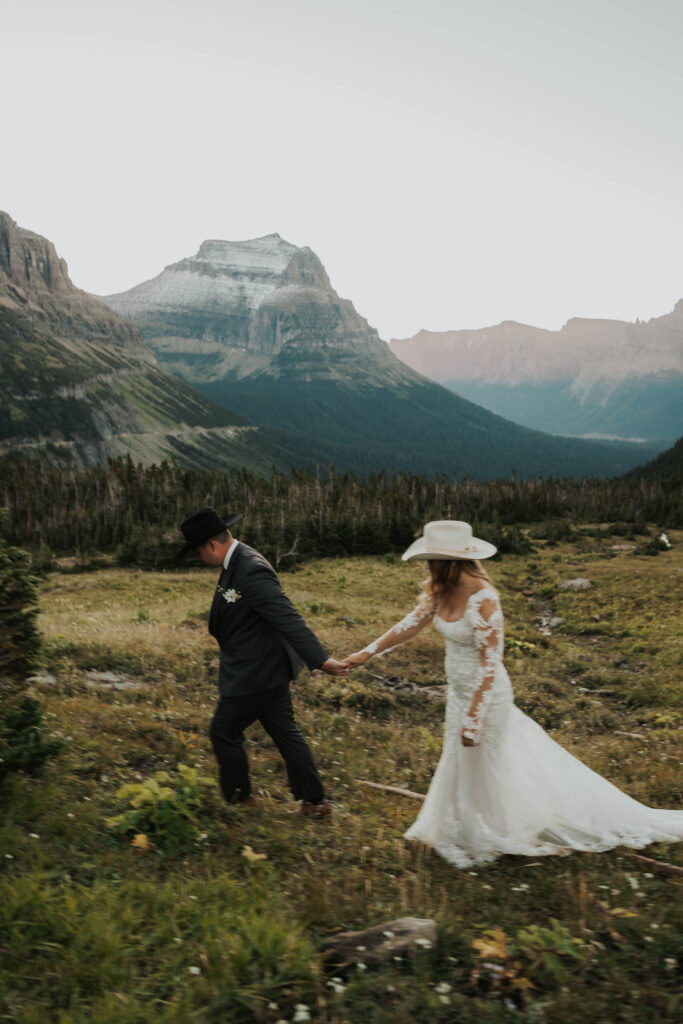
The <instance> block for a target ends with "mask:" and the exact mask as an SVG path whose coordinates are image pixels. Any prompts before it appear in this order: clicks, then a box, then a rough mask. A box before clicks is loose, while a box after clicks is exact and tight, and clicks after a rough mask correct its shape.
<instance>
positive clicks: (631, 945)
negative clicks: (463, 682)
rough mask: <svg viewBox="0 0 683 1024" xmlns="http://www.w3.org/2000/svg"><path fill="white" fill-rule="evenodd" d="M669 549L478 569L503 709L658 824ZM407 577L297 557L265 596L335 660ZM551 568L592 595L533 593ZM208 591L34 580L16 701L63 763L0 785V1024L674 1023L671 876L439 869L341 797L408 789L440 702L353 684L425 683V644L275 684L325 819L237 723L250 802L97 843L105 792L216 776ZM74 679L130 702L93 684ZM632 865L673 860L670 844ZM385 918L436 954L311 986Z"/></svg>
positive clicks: (677, 572) (380, 811)
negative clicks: (432, 931) (337, 946)
mask: <svg viewBox="0 0 683 1024" xmlns="http://www.w3.org/2000/svg"><path fill="white" fill-rule="evenodd" d="M671 539H672V541H673V542H674V543H675V547H674V548H673V549H672V550H671V551H670V552H666V553H664V554H662V555H660V556H658V557H655V558H651V557H646V556H643V557H640V556H634V555H632V554H630V553H628V552H624V551H620V552H615V551H613V550H612V544H613V543H616V542H617V541H618V540H619V538H618V537H611V536H610V535H608V534H605V535H604V536H601V537H600V538H597V539H596V538H595V536H593V535H592V534H591V532H590V531H579V532H578V534H577V536H576V537H574V538H572V539H571V540H568V541H562V542H561V543H559V544H558V545H555V546H553V547H552V548H550V547H549V548H547V549H544V548H543V546H541V545H539V550H538V551H537V552H536V553H535V554H533V555H531V556H527V557H523V556H507V557H506V558H505V559H504V560H502V561H501V562H499V563H497V564H495V565H493V567H492V572H493V575H494V578H495V582H496V584H497V586H498V587H499V589H500V592H501V594H502V597H503V604H504V611H505V613H506V630H507V636H508V638H509V639H510V641H511V645H510V648H509V650H508V652H507V664H508V668H509V671H510V675H511V677H512V680H513V684H514V686H515V691H516V699H517V702H518V704H519V705H520V707H522V708H523V710H525V711H527V712H528V713H530V714H532V715H533V716H534V717H535V718H536V719H537V720H538V721H539V722H540V723H541V724H542V725H543V726H544V727H546V728H548V729H549V730H550V731H551V733H552V735H553V736H554V737H555V738H556V739H557V740H558V741H559V742H560V743H562V744H563V745H565V746H566V747H567V748H568V749H569V750H570V751H571V752H572V753H574V754H576V755H577V756H579V757H581V758H582V759H583V760H584V761H585V762H586V763H587V764H589V765H590V766H591V767H592V768H594V769H595V770H597V771H599V772H600V773H602V774H604V775H606V776H607V777H608V778H610V779H611V780H612V781H613V782H615V783H616V784H617V785H619V786H621V787H623V788H624V789H625V790H626V791H627V792H629V793H630V794H631V795H632V796H634V797H636V798H637V799H639V800H643V801H645V802H647V803H651V804H653V805H660V806H670V807H681V806H683V791H682V788H681V762H683V742H682V740H683V728H682V726H683V715H682V712H681V655H682V647H681V640H680V628H679V626H678V614H679V608H680V598H681V578H682V575H681V574H682V571H683V534H680V533H679V534H676V533H675V532H674V533H672V534H671ZM558 555H559V556H560V557H559V558H558ZM421 576H422V572H421V569H420V567H419V566H416V565H409V566H406V565H402V564H401V563H400V562H398V561H397V560H394V559H388V558H377V559H370V558H368V559H346V560H336V561H317V562H312V563H309V564H307V565H305V566H303V567H302V568H300V569H299V570H298V571H296V572H292V573H290V574H288V575H286V576H284V577H283V580H284V584H285V588H286V590H287V592H288V593H289V594H290V596H291V597H292V599H293V600H294V601H295V602H296V604H297V606H298V607H299V608H300V609H301V611H302V612H303V613H304V615H305V616H306V618H307V620H308V621H309V623H310V624H311V626H312V627H313V628H314V629H315V630H316V632H317V633H318V634H319V636H320V637H321V639H322V640H323V641H324V642H325V643H326V645H327V646H328V647H329V648H330V649H331V650H333V651H334V652H335V653H337V654H340V655H343V654H344V653H347V652H349V651H351V650H355V649H357V648H358V647H360V646H363V645H364V644H365V643H366V642H367V641H368V640H369V639H371V638H374V637H375V636H376V635H378V634H379V633H380V632H382V631H383V630H384V629H386V628H387V627H388V626H389V625H391V624H392V623H393V622H394V621H396V620H397V619H398V618H400V617H401V616H402V615H403V614H404V613H405V611H406V610H408V609H409V608H410V607H411V606H412V605H411V602H412V600H413V598H414V596H415V593H416V588H417V584H418V581H419V580H420V578H421ZM576 576H586V577H588V578H589V579H591V580H592V581H593V584H594V586H593V587H592V589H591V590H589V591H586V592H584V593H578V594H574V593H569V594H567V593H563V592H561V591H559V590H558V588H557V584H558V583H559V582H560V581H561V580H563V579H567V578H572V577H576ZM212 584H213V576H212V574H211V572H209V571H207V570H202V569H196V570H194V569H190V570H184V571H182V572H178V573H156V574H155V573H141V572H138V571H135V570H123V569H114V568H107V569H104V570H101V571H98V572H92V573H74V572H69V573H57V574H55V575H53V576H51V577H50V578H49V579H48V580H47V581H46V583H45V584H44V585H43V588H42V593H41V606H42V614H41V619H40V625H41V629H42V632H43V635H44V637H45V641H46V646H45V655H44V658H45V665H44V668H45V669H46V670H47V671H50V672H53V673H54V674H55V675H56V676H57V678H58V683H57V685H56V686H50V685H47V684H40V685H37V686H36V687H35V691H36V693H37V694H38V695H39V696H40V699H41V702H42V705H43V709H44V714H45V717H46V720H47V722H48V724H49V725H50V727H51V728H52V730H53V731H54V732H55V733H58V734H59V735H60V736H62V737H63V738H64V739H65V740H66V747H65V749H64V751H63V753H62V754H61V756H60V757H59V758H58V759H57V760H55V761H54V762H52V764H51V765H50V766H49V768H48V769H47V771H46V774H45V776H44V778H43V779H39V780H35V779H30V778H24V777H15V778H12V779H10V780H9V781H8V782H7V783H6V785H5V789H4V792H3V793H2V795H1V797H0V816H1V818H2V823H1V824H0V851H1V853H0V1021H12V1022H17V1024H32V1022H34V1021H35V1022H38V1021H40V1024H45V1022H52V1021H54V1022H57V1024H85V1022H88V1024H90V1022H92V1024H114V1022H116V1024H129V1022H130V1024H132V1022H136V1024H137V1022H140V1024H142V1022H143V1021H144V1022H145V1024H146V1022H148V1021H149V1020H150V1019H151V1018H152V1017H153V1018H154V1019H155V1020H158V1021H160V1022H163V1024H166V1022H185V1021H187V1022H199V1024H209V1022H214V1021H215V1022H219V1021H220V1022H221V1024H223V1022H233V1021H235V1022H241V1021H263V1022H272V1024H275V1022H276V1021H279V1020H286V1021H291V1020H292V1019H293V1018H294V1017H295V1014H296V1010H295V1007H296V1005H297V1004H301V1003H304V1004H306V1006H307V1007H308V1009H309V1012H310V1016H311V1019H312V1020H316V1021H321V1022H325V1024H342V1022H349V1024H350V1022H353V1024H366V1022H368V1024H370V1022H371V1024H389V1022H391V1024H403V1022H406V1024H407V1022H413V1021H424V1022H430V1024H431V1022H435V1021H436V1022H439V1021H443V1022H452V1021H457V1020H460V1019H462V1020H476V1021H482V1022H499V1021H508V1020H509V1021H520V1022H529V1024H531V1022H547V1024H553V1022H572V1024H573V1022H575V1021H578V1020H580V1021H582V1022H596V1024H598V1022H599V1024H617V1022H629V1024H641V1022H650V1021H651V1022H653V1024H654V1022H659V1021H674V1020H679V1019H680V1017H681V1015H682V1013H683V1002H682V1001H681V999H680V996H679V995H678V992H679V991H680V965H681V964H683V941H682V939H681V935H682V934H683V927H682V925H683V921H682V920H681V911H680V904H681V900H680V884H681V883H680V881H678V880H677V879H676V878H673V877H671V876H665V875H662V874H660V873H658V872H654V871H652V870H649V869H648V867H647V865H643V864H642V863H641V862H639V861H638V860H636V859H635V858H634V857H633V856H632V854H631V853H630V852H629V851H627V850H624V849H619V850H616V851H614V852H611V853H607V854H602V855H581V854H577V855H574V856H571V857H568V858H552V857H549V858H539V859H538V860H535V861H534V860H529V859H527V858H513V857H506V858H502V859H501V860H499V861H498V862H496V863H495V864H493V865H490V866H487V867H484V868H480V869H478V870H477V869H475V870H474V871H472V872H468V871H458V870H456V869H454V868H452V867H450V866H449V865H447V864H445V863H444V862H443V861H442V860H441V859H440V858H439V857H438V856H436V855H434V854H433V853H431V852H430V851H429V850H428V849H426V848H424V847H422V846H419V845H416V844H414V843H406V842H404V841H403V839H402V834H403V832H404V831H405V829H406V828H407V827H408V825H409V824H410V822H411V821H412V820H413V818H414V816H415V813H416V808H417V804H416V803H414V802H413V801H409V800H405V799H401V798H398V797H393V796H389V795H384V794H381V793H378V792H376V791H372V790H369V789H367V788H365V787H363V786H360V785H359V784H358V782H357V780H358V779H371V780H375V781H380V782H384V783H387V784H390V785H402V786H407V787H408V788H411V789H414V790H418V791H420V792H424V791H425V790H426V788H427V786H428V784H429V779H430V777H431V774H432V772H433V770H434V767H435V765H436V763H437V761H438V758H439V753H440V745H441V731H442V719H443V704H442V703H441V702H440V701H438V700H436V701H435V700H427V699H426V698H425V699H423V698H422V697H421V696H420V694H419V693H418V694H407V695H405V696H403V695H401V693H400V691H399V692H396V691H394V690H387V689H386V688H385V687H383V686H382V683H381V678H380V679H378V678H376V677H399V678H402V679H406V680H410V681H412V682H416V683H418V684H420V685H425V686H433V685H435V684H439V683H443V682H444V671H443V647H442V641H441V640H440V638H439V636H438V635H437V634H436V632H435V631H433V630H428V631H425V632H424V633H422V634H420V636H419V637H418V638H417V639H416V640H415V641H413V642H412V643H411V644H408V645H406V646H405V647H404V648H401V649H399V650H397V651H395V652H394V653H392V654H391V655H389V656H387V657H385V658H383V659H381V660H377V661H373V662H370V664H369V666H368V668H367V669H364V670H361V671H359V672H358V673H357V674H355V675H354V676H353V677H351V678H346V679H341V680H333V679H329V678H328V677H326V676H323V675H321V674H315V675H306V676H304V677H302V678H301V679H300V681H299V682H298V683H297V684H296V687H295V691H294V692H295V700H296V707H297V717H298V720H299V723H300V725H301V727H302V729H303V731H304V733H305V734H306V736H307V737H308V738H309V740H310V741H311V744H312V747H313V750H314V753H315V756H316V759H317V761H318V764H319V767H320V770H321V773H322V775H323V777H324V781H325V784H326V786H327V788H328V791H329V793H330V795H331V796H332V797H333V798H334V800H335V801H336V804H337V809H336V813H335V815H334V816H333V817H332V818H331V819H328V820H326V821H323V822H309V821H307V820H304V819H301V818H300V816H298V815H297V814H296V805H294V804H292V802H291V800H290V797H289V794H288V790H287V782H286V776H285V773H284V768H283V765H282V763H281V761H280V760H279V757H278V755H277V753H276V751H275V750H274V749H273V747H272V744H271V743H270V741H269V739H268V738H267V737H266V736H265V734H264V733H263V732H262V731H261V729H260V727H258V726H256V727H253V728H252V729H251V730H250V731H249V734H248V736H249V739H248V747H249V756H250V759H251V764H252V771H253V778H254V783H255V787H256V791H257V793H258V800H259V805H258V807H257V808H256V809H254V810H252V811H246V810H241V809H237V808H226V807H224V806H223V805H222V803H221V800H220V797H219V796H218V794H217V793H214V792H213V791H211V793H210V795H209V797H208V798H207V800H206V802H205V803H204V805H203V807H202V810H201V811H200V814H199V821H198V825H197V830H196V833H197V835H196V839H195V840H194V842H193V843H192V844H191V845H190V847H189V850H188V849H187V848H184V849H182V850H179V852H177V853H174V852H173V849H172V848H171V849H170V850H167V849H163V850H162V849H153V850H148V851H144V850H138V849H136V848H134V847H133V846H132V845H130V843H129V842H128V841H127V840H125V841H121V840H120V839H117V837H116V835H115V834H113V833H112V830H111V829H108V828H107V826H106V824H105V819H106V818H108V817H111V816H113V815H116V814H119V813H121V811H122V809H123V804H122V801H121V799H119V798H118V797H117V790H118V789H119V788H120V787H121V786H122V785H124V784H128V783H135V782H140V781H142V780H144V779H147V778H149V777H150V776H151V775H153V774H154V773H155V772H157V771H160V770H167V771H170V772H171V773H172V774H174V773H175V770H176V766H177V764H178V763H179V762H183V763H186V764H189V765H191V766H193V767H194V766H197V767H198V768H199V770H200V771H201V772H202V773H203V774H206V775H211V776H215V765H214V762H213V755H212V753H211V750H210V746H209V743H208V739H207V738H206V729H207V726H208V722H209V718H210V715H211V712H212V709H213V705H214V702H215V693H216V690H215V675H216V649H215V645H214V643H213V641H212V640H211V638H209V637H208V635H207V634H206V630H205V621H204V616H205V614H206V611H207V607H208V601H209V598H210V595H211V591H212ZM548 609H550V610H551V611H552V614H554V615H555V616H559V617H561V618H562V620H563V621H562V623H561V624H560V625H559V626H558V627H557V629H556V631H555V633H554V635H553V636H551V637H548V638H545V637H543V636H541V635H540V634H539V632H538V630H537V629H536V628H535V626H534V617H535V616H536V615H537V614H539V613H540V612H546V611H548ZM352 620H355V621H352ZM92 669H95V670H113V671H118V672H122V673H126V674H127V675H128V676H129V677H130V678H132V679H134V680H135V681H138V682H141V683H143V684H144V686H143V688H141V689H139V690H124V691H116V690H109V691H95V690H92V689H89V688H88V687H87V685H86V676H85V673H86V672H87V671H88V670H92ZM596 691H600V692H596ZM624 734H628V735H624ZM245 847H249V848H250V849H251V851H253V852H255V853H257V854H264V855H265V859H263V860H253V859H250V857H249V856H247V855H245ZM644 852H645V853H646V854H647V855H648V856H651V857H656V858H657V859H659V860H662V861H668V862H669V863H674V864H678V865H683V844H678V845H676V844H674V845H670V846H666V845H659V846H653V847H650V848H649V849H648V850H646V851H644ZM248 853H249V851H248V850H247V851H246V854H248ZM407 914H411V915H415V916H418V917H434V918H435V919H436V920H437V922H438V925H439V939H438V943H437V945H436V946H435V947H434V948H432V949H427V950H422V951H420V952H417V951H416V952H415V953H414V954H413V955H412V956H411V957H408V958H404V959H403V960H401V961H400V962H391V963H390V964H388V965H386V966H385V967H382V968H377V969H375V968H369V969H368V970H367V971H365V972H363V971H362V970H360V969H358V968H355V967H354V968H353V969H352V970H351V971H350V972H349V973H348V975H345V977H344V980H343V986H344V990H343V991H340V992H335V991H334V990H333V988H332V987H331V986H330V985H329V984H328V982H329V980H330V978H331V976H333V975H334V976H336V974H335V972H326V971H325V969H324V966H323V961H322V958H321V956H320V953H319V948H320V943H321V941H322V939H323V938H324V937H326V936H328V935H330V934H332V933H334V932H335V931H337V930H340V929H350V928H353V929H356V928H362V927H365V926H369V925H373V924H377V923H380V922H382V921H388V920H390V919H392V918H395V917H398V916H403V915H407ZM553 921H554V922H556V924H553V923H552V922H553ZM495 929H500V930H501V932H502V933H504V938H505V940H506V944H507V949H506V950H504V949H503V946H504V945H505V943H503V946H501V941H500V933H497V932H493V930H495ZM487 932H493V934H494V935H498V937H499V938H498V940H497V941H498V947H497V948H498V957H497V958H496V949H495V948H494V949H493V951H491V949H490V948H488V952H485V953H481V950H482V948H483V949H484V950H486V949H487V946H486V943H487V942H488V943H489V947H490V944H491V943H492V942H494V945H495V941H494V939H492V938H491V935H489V936H488V937H487V935H486V933H487ZM573 939H576V940H577V941H576V942H572V940H573ZM473 943H479V945H478V946H474V945H473ZM482 944H483V945H482ZM563 944H564V946H565V949H564V951H563ZM570 946H571V948H573V949H574V950H576V951H577V953H576V956H572V955H571V954H570V953H568V952H567V949H568V948H570ZM360 957H361V953H359V959H360ZM490 962H494V963H497V964H498V965H499V966H500V967H501V969H502V973H501V972H498V973H496V972H495V971H493V972H492V971H491V970H490V969H489V968H487V967H486V966H485V964H486V963H490ZM501 979H502V980H501ZM526 982H530V983H531V984H532V985H533V987H532V988H527V989H526V995H525V996H522V995H521V994H520V993H522V992H523V991H525V986H526ZM438 986H441V988H439V987H438ZM444 986H449V987H450V988H449V989H448V991H446V989H445V988H444ZM515 1006H516V1007H517V1008H514V1007H515Z"/></svg>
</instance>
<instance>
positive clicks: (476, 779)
mask: <svg viewBox="0 0 683 1024" xmlns="http://www.w3.org/2000/svg"><path fill="white" fill-rule="evenodd" d="M429 621H433V622H434V625H435V626H436V628H437V630H438V631H439V632H440V633H441V634H442V636H443V637H444V638H445V641H446V677H447V680H448V692H447V705H446V721H445V732H444V743H443V752H442V754H441V759H440V761H439V764H438V767H437V769H436V772H435V773H434V777H433V779H432V782H431V784H430V787H429V792H428V793H427V796H426V798H425V801H424V804H423V806H422V809H421V810H420V813H419V815H418V817H417V819H416V821H415V822H414V824H413V825H412V826H411V827H410V828H409V829H408V831H407V832H406V833H405V835H406V838H407V839H419V840H421V841H422V842H423V843H427V844H429V845H430V846H432V847H434V849H435V850H437V851H438V853H440V854H441V856H442V857H444V858H445V859H446V860H447V861H449V862H450V863H451V864H455V865H456V866H457V867H460V868H465V867H471V866H472V865H475V864H484V863H487V862H488V861H492V860H494V859H495V858H497V857H499V856H500V855H501V854H525V855H529V856H533V857H538V856H541V855H544V854H559V853H567V852H569V851H570V850H585V851H604V850H609V849H612V848H613V847H615V846H619V845H625V846H631V847H636V848H640V847H643V846H647V844H648V843H653V842H658V841H675V840H680V839H683V811H677V810H656V809H654V808H651V807H646V806H645V805H643V804H641V803H638V801H637V800H634V799H632V798H631V797H629V796H627V795H626V794H625V793H622V792H621V790H619V789H617V787H616V786H614V785H612V783H611V782H608V781H607V780H606V779H604V778H602V776H600V775H598V774H597V773H596V772H594V771H592V770H591V769H590V768H588V767H587V766H586V765H585V764H582V762H581V761H579V760H577V759H576V758H575V757H572V755H571V754H569V753H568V752H567V751H566V750H564V749H563V748H562V747H561V746H560V745H559V744H558V743H556V742H555V741H554V740H553V739H551V737H550V736H548V734H547V733H546V732H544V730H543V729H542V728H541V727H540V726H539V725H537V723H536V722H534V721H533V720H532V719H531V718H529V717H528V716H527V715H525V714H524V713H523V712H522V711H520V710H519V708H517V707H515V704H514V702H513V693H512V686H511V684H510V679H509V676H508V674H507V671H506V669H505V666H504V665H503V659H502V655H503V615H502V611H501V608H500V604H499V601H498V595H497V594H496V592H495V591H494V590H493V589H491V588H490V587H488V586H486V587H483V588H482V589H480V590H478V591H476V592H475V593H473V594H472V595H471V596H470V598H469V600H468V602H467V605H466V607H465V611H464V614H463V616H462V617H461V618H460V619H457V620H456V621H453V622H450V621H446V620H444V619H441V618H439V616H438V614H437V613H435V612H431V611H425V610H424V609H423V608H422V607H421V606H420V605H418V607H417V608H416V609H415V610H414V611H413V612H411V613H410V615H408V616H406V618H405V619H403V620H402V621H401V622H400V623H398V624H397V625H396V626H394V627H393V630H391V631H390V632H389V633H388V634H385V636H384V637H382V638H381V639H380V641H376V642H375V644H372V645H370V648H368V649H369V650H373V648H374V650H375V651H376V650H378V647H379V645H381V646H382V647H383V648H384V650H382V651H380V653H385V652H386V650H388V649H391V646H396V645H397V644H398V643H402V642H403V641H404V640H406V639H409V637H410V636H412V635H414V634H415V633H416V632H418V631H419V630H420V629H422V628H423V627H424V626H425V625H427V623H428V622H429ZM387 644H389V645H390V646H388V647H387V646H386V645H387ZM373 653H374V651H373ZM473 709H475V710H474V711H473ZM463 726H465V727H466V728H467V729H468V731H469V734H470V735H471V736H472V738H473V739H475V741H476V742H478V745H477V746H473V747H464V746H463V745H462V741H461V730H462V728H463Z"/></svg>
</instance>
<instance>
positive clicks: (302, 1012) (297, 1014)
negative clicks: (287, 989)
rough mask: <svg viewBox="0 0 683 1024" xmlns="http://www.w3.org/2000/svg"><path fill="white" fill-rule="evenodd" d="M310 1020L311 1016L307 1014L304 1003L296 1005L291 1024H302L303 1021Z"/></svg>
mask: <svg viewBox="0 0 683 1024" xmlns="http://www.w3.org/2000/svg"><path fill="white" fill-rule="evenodd" d="M310 1019H311V1015H310V1013H309V1012H308V1007H307V1006H306V1004H305V1003H297V1004H296V1006H295V1007H294V1016H293V1017H292V1024H303V1021H307V1020H310Z"/></svg>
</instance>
